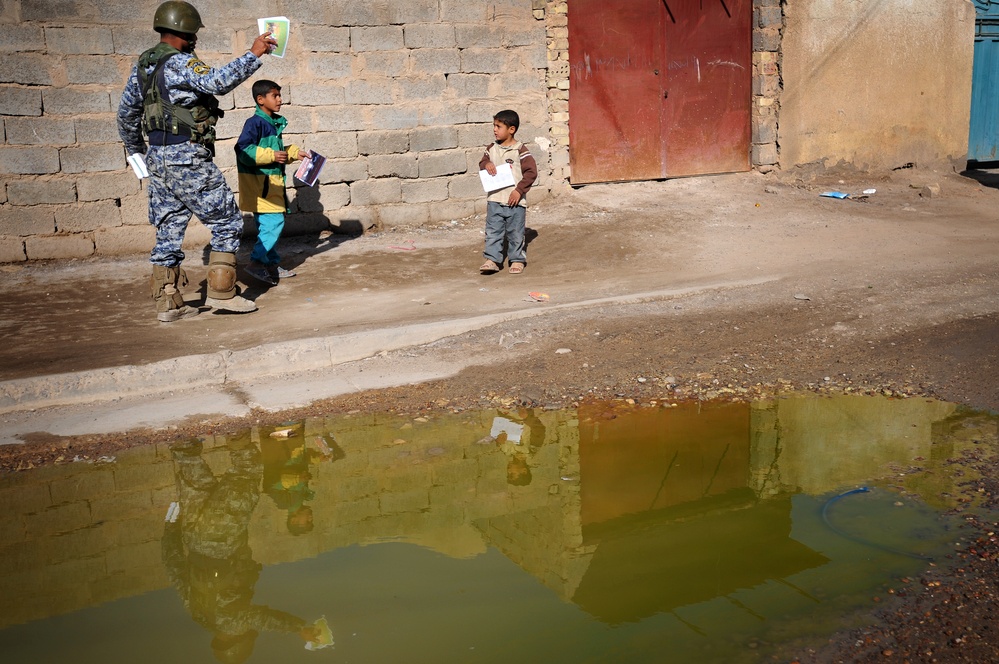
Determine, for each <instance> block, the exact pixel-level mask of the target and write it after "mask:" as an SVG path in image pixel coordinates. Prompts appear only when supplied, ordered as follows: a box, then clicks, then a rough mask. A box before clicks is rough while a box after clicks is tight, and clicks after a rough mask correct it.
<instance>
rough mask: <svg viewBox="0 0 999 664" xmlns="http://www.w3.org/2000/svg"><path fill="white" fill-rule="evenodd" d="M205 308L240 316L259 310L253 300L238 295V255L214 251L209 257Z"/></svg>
mask: <svg viewBox="0 0 999 664" xmlns="http://www.w3.org/2000/svg"><path fill="white" fill-rule="evenodd" d="M205 306H208V307H211V308H212V309H218V310H220V311H232V312H233V313H238V314H248V313H250V312H251V311H256V310H257V305H256V304H254V303H253V300H247V299H246V298H245V297H242V296H239V295H236V254H233V253H229V252H225V251H213V252H212V253H211V255H210V256H209V257H208V295H207V297H206V298H205Z"/></svg>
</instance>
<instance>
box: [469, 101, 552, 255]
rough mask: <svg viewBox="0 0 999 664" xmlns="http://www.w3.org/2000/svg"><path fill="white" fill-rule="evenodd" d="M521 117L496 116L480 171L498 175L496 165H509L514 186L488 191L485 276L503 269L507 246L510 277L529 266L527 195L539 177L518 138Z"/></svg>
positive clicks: (511, 113)
mask: <svg viewBox="0 0 999 664" xmlns="http://www.w3.org/2000/svg"><path fill="white" fill-rule="evenodd" d="M518 127H520V116H519V115H517V112H516V111H511V110H505V111H500V112H499V113H497V114H496V115H494V116H493V137H494V138H495V139H496V141H495V142H494V143H491V144H489V145H487V146H486V151H485V153H484V154H483V155H482V159H480V160H479V169H480V170H484V171H486V172H487V173H489V175H496V165H497V164H504V163H505V164H509V165H510V168H511V170H512V171H513V181H514V182H516V183H517V184H516V185H514V186H510V187H506V188H503V189H498V190H496V191H491V192H489V195H488V197H487V198H486V201H487V202H486V247H485V250H484V251H483V252H482V253H483V255H484V256H485V257H486V262H485V263H483V264H482V266H481V267H480V268H479V272H480V273H482V274H493V273H494V272H499V271H500V270H502V269H503V262H504V255H503V253H504V252H503V249H504V244H505V245H506V258H507V259H509V261H510V274H520V273H521V272H523V271H524V268H525V267H526V266H527V244H526V242H525V241H524V232H525V229H526V212H527V199H526V196H527V192H528V191H530V189H531V185H533V184H534V181H535V180H536V179H537V177H538V166H537V164H536V163H535V161H534V157H533V156H531V153H530V151H529V150H528V149H527V146H526V145H524V144H523V143H521V142H520V141H518V140H517V139H516V133H517V128H518Z"/></svg>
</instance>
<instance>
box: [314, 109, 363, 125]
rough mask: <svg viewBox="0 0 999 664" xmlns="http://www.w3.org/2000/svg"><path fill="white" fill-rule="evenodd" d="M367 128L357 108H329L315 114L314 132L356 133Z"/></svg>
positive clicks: (361, 111)
mask: <svg viewBox="0 0 999 664" xmlns="http://www.w3.org/2000/svg"><path fill="white" fill-rule="evenodd" d="M365 128H367V122H366V121H365V117H364V112H363V110H362V109H361V108H360V107H358V106H329V107H326V108H324V109H323V110H322V112H320V113H317V114H316V131H356V130H359V129H365Z"/></svg>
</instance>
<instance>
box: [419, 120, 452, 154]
mask: <svg viewBox="0 0 999 664" xmlns="http://www.w3.org/2000/svg"><path fill="white" fill-rule="evenodd" d="M456 147H458V130H457V129H455V128H454V127H447V126H443V127H417V128H416V129H413V130H412V131H410V132H409V149H410V150H412V151H413V152H426V151H429V150H447V149H449V148H456Z"/></svg>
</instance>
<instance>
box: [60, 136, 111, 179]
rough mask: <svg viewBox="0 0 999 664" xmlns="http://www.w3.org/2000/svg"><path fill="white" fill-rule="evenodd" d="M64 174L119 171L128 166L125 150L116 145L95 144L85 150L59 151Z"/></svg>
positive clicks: (68, 149)
mask: <svg viewBox="0 0 999 664" xmlns="http://www.w3.org/2000/svg"><path fill="white" fill-rule="evenodd" d="M59 159H60V161H61V162H62V172H63V173H97V172H100V171H117V170H120V169H121V168H122V166H123V165H126V162H125V149H124V148H123V147H122V145H121V144H120V143H119V144H115V143H95V144H93V145H88V146H87V147H85V148H63V149H61V150H60V151H59Z"/></svg>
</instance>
